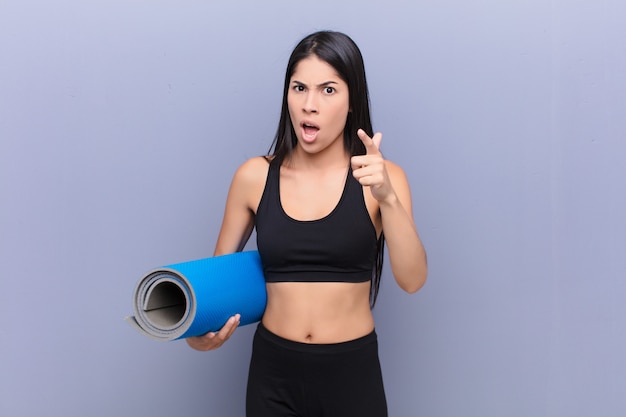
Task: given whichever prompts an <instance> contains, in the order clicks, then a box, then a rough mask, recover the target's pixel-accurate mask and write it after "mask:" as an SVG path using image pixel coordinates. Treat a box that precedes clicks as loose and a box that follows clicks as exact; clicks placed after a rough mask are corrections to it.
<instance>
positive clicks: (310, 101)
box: [304, 92, 317, 113]
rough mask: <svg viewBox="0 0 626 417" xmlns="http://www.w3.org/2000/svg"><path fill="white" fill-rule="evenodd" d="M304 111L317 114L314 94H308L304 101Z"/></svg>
mask: <svg viewBox="0 0 626 417" xmlns="http://www.w3.org/2000/svg"><path fill="white" fill-rule="evenodd" d="M304 111H305V112H306V113H317V99H316V97H315V93H313V92H309V93H308V94H307V95H306V98H305V100H304Z"/></svg>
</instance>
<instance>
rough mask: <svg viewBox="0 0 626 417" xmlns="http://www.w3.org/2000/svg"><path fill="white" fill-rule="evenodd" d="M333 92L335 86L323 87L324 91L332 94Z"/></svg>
mask: <svg viewBox="0 0 626 417" xmlns="http://www.w3.org/2000/svg"><path fill="white" fill-rule="evenodd" d="M334 92H335V87H324V93H326V94H332V93H334Z"/></svg>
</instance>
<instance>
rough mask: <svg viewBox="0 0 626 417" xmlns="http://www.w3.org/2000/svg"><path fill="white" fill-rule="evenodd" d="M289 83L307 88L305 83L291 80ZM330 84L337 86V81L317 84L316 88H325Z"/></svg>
mask: <svg viewBox="0 0 626 417" xmlns="http://www.w3.org/2000/svg"><path fill="white" fill-rule="evenodd" d="M291 83H292V84H298V85H302V86H304V87H307V85H306V83H303V82H302V81H298V80H293V81H292V82H291ZM331 84H339V83H338V82H337V81H324V82H323V83H320V84H318V85H317V86H316V87H327V86H329V85H331Z"/></svg>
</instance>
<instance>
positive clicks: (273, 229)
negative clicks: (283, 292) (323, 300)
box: [255, 159, 377, 282]
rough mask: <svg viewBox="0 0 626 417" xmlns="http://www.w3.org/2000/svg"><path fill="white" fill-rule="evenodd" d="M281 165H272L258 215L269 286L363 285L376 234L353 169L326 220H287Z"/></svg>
mask: <svg viewBox="0 0 626 417" xmlns="http://www.w3.org/2000/svg"><path fill="white" fill-rule="evenodd" d="M279 184H280V164H279V163H278V161H277V160H276V159H274V160H272V162H271V163H270V167H269V172H268V175H267V181H266V183H265V189H264V191H263V196H262V197H261V201H260V202H259V207H258V209H257V213H256V219H255V226H256V231H257V248H258V250H259V254H260V255H261V262H262V264H263V271H264V273H265V280H266V281H267V282H285V281H290V282H365V281H368V280H370V279H371V278H372V271H373V267H374V263H375V260H376V244H377V238H376V229H375V228H374V225H373V224H372V220H371V218H370V215H369V213H368V211H367V207H366V206H365V199H364V197H363V187H362V186H361V184H359V182H358V181H357V180H356V179H355V178H354V176H353V175H352V169H349V171H348V176H347V178H346V182H345V185H344V189H343V193H342V195H341V199H340V200H339V203H338V204H337V206H336V207H335V208H334V209H333V211H332V212H330V214H328V215H327V216H325V217H323V218H321V219H318V220H310V221H302V220H296V219H293V218H291V217H289V216H288V215H287V213H285V211H284V210H283V207H282V205H281V202H280V192H279V189H280V188H279Z"/></svg>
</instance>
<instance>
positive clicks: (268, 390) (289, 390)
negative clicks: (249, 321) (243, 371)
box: [246, 324, 387, 417]
mask: <svg viewBox="0 0 626 417" xmlns="http://www.w3.org/2000/svg"><path fill="white" fill-rule="evenodd" d="M246 416H247V417H317V416H324V417H347V416H348V417H349V416H359V417H386V416H387V401H386V399H385V391H384V388H383V380H382V374H381V370H380V363H379V360H378V342H377V338H376V333H375V332H372V333H370V334H368V335H366V336H363V337H361V338H359V339H355V340H352V341H349V342H344V343H333V344H308V343H299V342H293V341H291V340H287V339H284V338H282V337H280V336H278V335H275V334H274V333H272V332H270V331H269V330H267V329H266V328H265V327H264V326H263V325H262V324H259V326H258V327H257V331H256V333H255V335H254V342H253V346H252V360H251V361H250V374H249V376H248V390H247V396H246Z"/></svg>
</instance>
